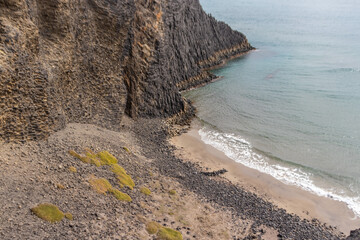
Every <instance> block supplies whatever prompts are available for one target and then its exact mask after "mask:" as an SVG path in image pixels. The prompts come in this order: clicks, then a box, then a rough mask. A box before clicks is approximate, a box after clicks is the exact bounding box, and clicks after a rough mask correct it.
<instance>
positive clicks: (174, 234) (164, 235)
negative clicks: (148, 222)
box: [157, 227, 183, 240]
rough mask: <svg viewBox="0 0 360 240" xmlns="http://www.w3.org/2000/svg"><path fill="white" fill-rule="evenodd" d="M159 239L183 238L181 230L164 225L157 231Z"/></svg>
mask: <svg viewBox="0 0 360 240" xmlns="http://www.w3.org/2000/svg"><path fill="white" fill-rule="evenodd" d="M157 239H159V240H183V237H182V235H181V233H180V232H178V231H175V230H173V229H171V228H166V227H162V228H160V229H159V231H158V233H157Z"/></svg>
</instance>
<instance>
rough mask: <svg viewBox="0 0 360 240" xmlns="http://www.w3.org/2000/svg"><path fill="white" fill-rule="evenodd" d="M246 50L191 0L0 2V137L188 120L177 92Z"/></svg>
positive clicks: (188, 110) (31, 136) (26, 137)
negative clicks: (76, 126) (126, 120)
mask: <svg viewBox="0 0 360 240" xmlns="http://www.w3.org/2000/svg"><path fill="white" fill-rule="evenodd" d="M250 49H252V47H251V46H250V44H249V43H248V42H247V39H246V37H245V36H244V35H243V34H242V33H239V32H237V31H233V30H231V28H230V27H229V26H228V25H226V24H225V23H223V22H218V21H216V20H215V19H214V18H213V17H211V16H209V15H208V14H206V13H205V12H204V11H203V9H202V7H201V6H200V3H199V1H198V0H182V1H180V0H169V1H166V0H76V1H69V0H0V93H1V95H0V137H1V138H2V139H4V140H5V141H26V140H36V139H41V138H44V137H47V136H48V135H49V134H50V133H51V132H53V131H57V130H59V129H62V128H64V127H65V125H66V124H67V123H69V122H76V123H90V124H96V125H99V126H101V127H106V128H109V129H115V130H116V129H117V128H119V127H120V125H121V120H122V117H123V116H124V114H127V115H129V116H131V117H133V118H136V117H138V116H141V117H144V116H145V117H170V116H174V115H177V114H183V113H185V115H186V114H191V111H192V108H191V107H190V106H189V104H188V102H187V101H186V99H184V98H183V97H182V96H181V95H180V93H179V91H180V90H184V89H188V88H190V87H194V86H197V85H199V84H203V83H205V82H209V81H211V80H212V79H213V78H214V76H213V75H212V74H211V73H209V72H207V71H206V69H207V68H209V67H211V66H214V65H217V64H219V63H221V62H222V61H223V60H224V59H227V58H229V57H232V56H235V55H237V54H239V53H242V52H246V51H249V50H250Z"/></svg>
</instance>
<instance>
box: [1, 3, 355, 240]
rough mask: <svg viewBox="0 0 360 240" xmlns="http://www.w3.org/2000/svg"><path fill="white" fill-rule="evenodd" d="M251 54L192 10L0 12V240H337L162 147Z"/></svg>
mask: <svg viewBox="0 0 360 240" xmlns="http://www.w3.org/2000/svg"><path fill="white" fill-rule="evenodd" d="M252 49H253V47H252V46H251V45H250V44H249V43H248V41H247V39H246V37H245V35H243V34H242V33H240V32H237V31H234V30H232V29H231V28H230V27H229V26H228V25H226V24H225V23H223V22H219V21H217V20H216V19H214V18H213V17H212V16H211V15H208V14H206V13H205V12H204V11H203V10H202V8H201V5H200V3H199V1H198V0H76V1H69V0H0V144H1V146H0V166H1V168H0V174H1V178H0V202H1V203H2V204H1V205H0V223H1V224H0V239H165V240H166V239H170V240H171V239H343V238H345V235H344V234H343V233H341V232H340V231H339V230H337V229H336V228H333V227H331V226H328V225H325V224H323V223H320V222H319V221H317V220H315V219H314V220H313V221H309V220H306V219H302V218H300V217H299V216H296V215H294V214H289V213H287V212H286V211H285V210H284V209H281V208H279V207H277V206H275V205H274V204H272V203H270V202H268V201H266V200H264V199H263V198H261V197H259V196H257V195H256V194H254V193H251V192H249V191H247V190H245V189H243V188H242V187H241V186H238V185H236V184H233V183H231V182H230V181H228V180H227V179H225V178H223V177H222V176H221V175H222V174H223V173H224V172H225V170H222V169H219V170H218V171H215V172H207V171H206V169H203V168H202V166H199V165H196V164H193V163H190V162H187V161H184V159H182V158H181V157H179V155H178V154H176V153H175V150H176V149H175V147H174V146H173V145H171V144H170V143H169V137H171V136H173V135H175V134H178V133H179V132H182V131H185V130H186V129H187V126H188V125H187V124H188V123H189V121H190V120H191V118H192V117H193V116H194V112H195V111H194V108H193V107H192V106H191V103H190V102H189V101H188V100H187V99H185V98H184V97H183V96H182V95H181V94H180V91H182V90H187V89H190V88H193V87H197V86H201V85H203V84H206V83H209V82H211V81H212V80H214V79H215V78H216V76H214V75H213V74H212V73H210V72H209V71H208V70H209V69H210V68H212V67H214V66H218V65H221V64H223V63H224V62H225V61H226V60H228V59H231V58H233V57H236V56H239V55H241V54H244V53H246V52H248V51H250V50H252ZM358 235H359V234H358V232H356V231H354V232H352V233H351V235H350V236H349V237H348V239H357V236H358Z"/></svg>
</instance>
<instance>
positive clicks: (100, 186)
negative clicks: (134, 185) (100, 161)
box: [89, 177, 132, 202]
mask: <svg viewBox="0 0 360 240" xmlns="http://www.w3.org/2000/svg"><path fill="white" fill-rule="evenodd" d="M89 183H90V185H91V187H92V188H93V189H94V190H95V191H96V192H98V193H101V194H106V193H107V192H109V193H111V194H112V195H114V197H115V198H116V199H118V200H120V201H126V202H131V201H132V199H131V197H130V196H129V195H127V194H126V193H123V192H121V191H119V190H117V189H116V188H113V187H112V186H111V184H110V183H109V181H108V180H106V179H105V178H95V177H91V178H90V180H89Z"/></svg>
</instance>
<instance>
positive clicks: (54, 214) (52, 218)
mask: <svg viewBox="0 0 360 240" xmlns="http://www.w3.org/2000/svg"><path fill="white" fill-rule="evenodd" d="M31 211H32V212H33V213H34V214H35V215H36V216H38V217H39V218H41V219H43V220H45V221H48V222H52V223H54V222H59V221H61V220H62V219H63V218H64V213H63V212H62V211H60V210H59V208H58V207H57V206H55V205H53V204H50V203H43V204H39V205H38V206H36V207H34V208H32V209H31Z"/></svg>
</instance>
